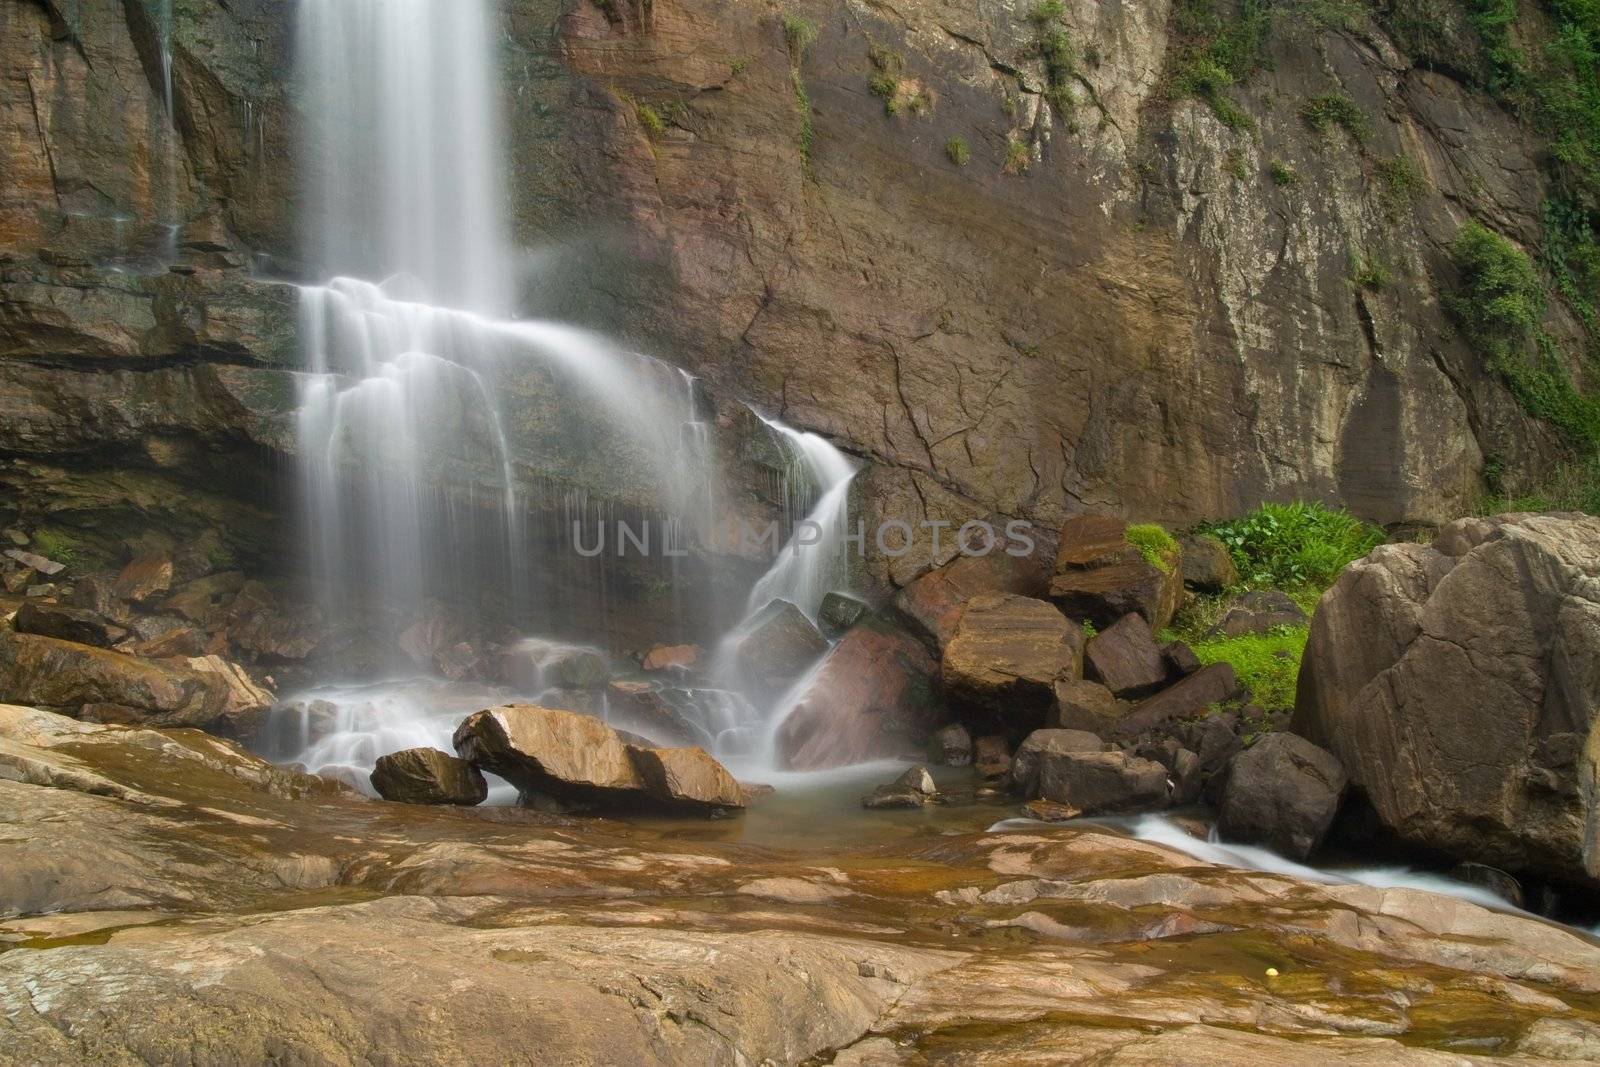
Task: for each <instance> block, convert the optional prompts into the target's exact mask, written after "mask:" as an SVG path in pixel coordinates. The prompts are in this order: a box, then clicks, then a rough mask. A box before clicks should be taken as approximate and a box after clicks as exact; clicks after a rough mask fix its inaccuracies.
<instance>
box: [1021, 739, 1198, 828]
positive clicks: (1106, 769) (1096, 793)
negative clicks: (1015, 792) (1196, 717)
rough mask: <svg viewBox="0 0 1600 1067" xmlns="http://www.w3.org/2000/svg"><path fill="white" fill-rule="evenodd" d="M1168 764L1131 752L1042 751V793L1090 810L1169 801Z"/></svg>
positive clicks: (1132, 808) (1158, 805) (1131, 808)
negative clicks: (1131, 753) (1165, 765)
mask: <svg viewBox="0 0 1600 1067" xmlns="http://www.w3.org/2000/svg"><path fill="white" fill-rule="evenodd" d="M1167 777H1168V775H1167V769H1166V768H1165V767H1163V766H1162V765H1161V764H1159V763H1156V762H1155V761H1153V760H1147V759H1140V758H1139V757H1138V756H1133V755H1130V754H1128V753H1126V752H1070V751H1069V752H1060V751H1056V750H1054V749H1045V750H1041V751H1040V753H1039V778H1038V781H1039V785H1038V789H1039V795H1040V796H1041V797H1043V798H1044V799H1046V800H1053V801H1055V802H1056V803H1058V804H1065V805H1067V806H1068V807H1072V808H1077V809H1078V810H1079V811H1081V812H1082V813H1083V814H1085V815H1097V814H1100V813H1102V812H1114V811H1136V810H1140V809H1150V808H1161V807H1166V806H1167V804H1168V803H1169V801H1170V800H1171V796H1172V790H1171V787H1170V786H1169V784H1168V782H1167Z"/></svg>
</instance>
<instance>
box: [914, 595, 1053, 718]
mask: <svg viewBox="0 0 1600 1067" xmlns="http://www.w3.org/2000/svg"><path fill="white" fill-rule="evenodd" d="M941 666H942V668H943V672H944V683H945V687H946V689H947V691H948V692H949V693H950V694H951V696H952V698H954V699H955V700H958V701H961V702H964V703H967V704H970V705H972V706H974V707H978V708H984V709H989V710H992V711H995V712H997V713H999V714H1000V715H1001V716H1003V717H1006V718H1012V717H1019V716H1022V715H1024V714H1026V713H1027V712H1029V711H1035V712H1042V711H1044V710H1045V709H1046V708H1048V707H1049V706H1050V703H1051V701H1052V700H1054V697H1055V686H1056V683H1057V682H1058V681H1062V680H1064V679H1072V678H1076V677H1079V676H1080V675H1081V674H1082V673H1083V629H1082V627H1080V626H1078V625H1077V624H1075V623H1073V622H1072V621H1071V620H1069V619H1067V618H1066V617H1065V616H1063V615H1062V614H1061V612H1059V611H1057V610H1056V609H1055V608H1054V607H1052V606H1051V605H1050V604H1049V603H1048V602H1047V601H1043V600H1034V599H1032V598H1030V597H1022V596H1013V595H1009V594H995V593H985V594H982V595H980V596H976V597H973V598H972V599H971V600H969V601H968V602H967V605H966V609H965V611H964V612H963V613H962V615H961V621H960V622H959V623H958V624H957V625H956V629H955V633H954V635H953V636H952V637H951V638H950V643H949V644H948V645H946V646H945V650H944V660H943V663H942V664H941Z"/></svg>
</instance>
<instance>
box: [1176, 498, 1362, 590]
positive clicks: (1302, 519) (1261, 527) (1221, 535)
mask: <svg viewBox="0 0 1600 1067" xmlns="http://www.w3.org/2000/svg"><path fill="white" fill-rule="evenodd" d="M1201 531H1202V532H1204V533H1209V534H1211V535H1212V536H1213V537H1215V538H1216V539H1217V540H1219V541H1221V542H1222V543H1223V544H1224V545H1226V546H1228V554H1229V555H1230V556H1232V557H1233V565H1234V566H1235V567H1237V568H1238V570H1239V575H1240V577H1241V578H1242V579H1243V581H1244V583H1245V584H1246V585H1248V586H1254V587H1258V588H1275V589H1283V590H1286V591H1289V592H1290V593H1291V595H1292V594H1293V593H1294V592H1295V591H1296V590H1303V589H1311V590H1317V591H1320V590H1322V589H1326V588H1327V587H1328V586H1329V585H1332V584H1333V580H1334V579H1335V578H1336V577H1338V575H1339V572H1340V571H1342V570H1344V568H1345V567H1346V566H1348V565H1349V564H1350V563H1351V562H1352V561H1353V560H1357V559H1360V558H1361V557H1362V556H1365V555H1366V554H1367V553H1368V552H1371V551H1372V550H1373V549H1374V548H1376V547H1377V546H1378V545H1380V544H1382V543H1383V542H1384V539H1385V538H1384V533H1383V531H1382V530H1380V529H1378V528H1377V527H1376V526H1373V525H1372V524H1371V523H1367V522H1363V521H1362V520H1360V519H1358V518H1356V517H1355V516H1354V515H1351V514H1350V513H1349V512H1347V511H1342V510H1339V509H1336V508H1329V507H1325V506H1323V505H1322V504H1307V503H1303V502H1296V503H1293V504H1263V505H1261V506H1260V507H1259V508H1256V509H1255V510H1254V511H1252V512H1250V513H1249V514H1247V515H1242V516H1240V517H1239V518H1237V519H1231V520H1228V521H1226V522H1218V523H1208V524H1206V525H1204V526H1202V527H1201Z"/></svg>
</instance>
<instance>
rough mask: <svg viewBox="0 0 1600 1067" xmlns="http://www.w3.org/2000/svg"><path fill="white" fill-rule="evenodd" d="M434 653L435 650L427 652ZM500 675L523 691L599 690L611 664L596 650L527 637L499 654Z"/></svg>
mask: <svg viewBox="0 0 1600 1067" xmlns="http://www.w3.org/2000/svg"><path fill="white" fill-rule="evenodd" d="M440 647H445V646H440ZM436 652H437V649H434V650H432V651H430V652H428V655H429V656H430V657H431V656H432V655H434V654H435V653H436ZM500 676H501V678H502V679H504V680H505V682H506V684H507V685H510V686H513V687H515V688H516V689H517V690H519V691H520V692H524V693H542V692H544V691H545V690H546V689H599V688H601V687H603V686H604V685H605V684H606V683H607V682H608V681H610V680H611V663H610V661H609V660H607V659H606V657H605V655H604V654H603V653H601V652H600V651H599V650H598V649H593V648H587V647H584V646H582V645H564V644H561V643H559V642H556V641H545V640H541V639H539V638H536V637H529V638H523V639H522V640H520V641H517V642H515V643H514V644H512V645H511V646H510V647H509V648H507V649H506V650H505V651H504V652H503V653H502V654H501V658H500Z"/></svg>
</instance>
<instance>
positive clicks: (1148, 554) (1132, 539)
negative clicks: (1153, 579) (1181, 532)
mask: <svg viewBox="0 0 1600 1067" xmlns="http://www.w3.org/2000/svg"><path fill="white" fill-rule="evenodd" d="M1123 536H1124V537H1125V538H1126V539H1127V542H1128V544H1130V545H1132V546H1133V547H1134V548H1137V549H1138V550H1139V555H1141V556H1143V557H1144V561H1145V562H1146V563H1148V564H1150V566H1152V567H1155V568H1156V569H1157V570H1159V571H1161V572H1162V573H1163V574H1171V573H1172V569H1173V568H1174V567H1175V566H1177V561H1178V542H1177V541H1176V540H1175V539H1174V538H1173V536H1172V535H1171V534H1169V533H1168V532H1167V531H1166V530H1165V529H1163V528H1162V527H1160V526H1158V525H1156V524H1155V523H1153V522H1141V523H1135V524H1133V525H1132V526H1129V527H1128V529H1127V531H1126V532H1125V533H1124V534H1123Z"/></svg>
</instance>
